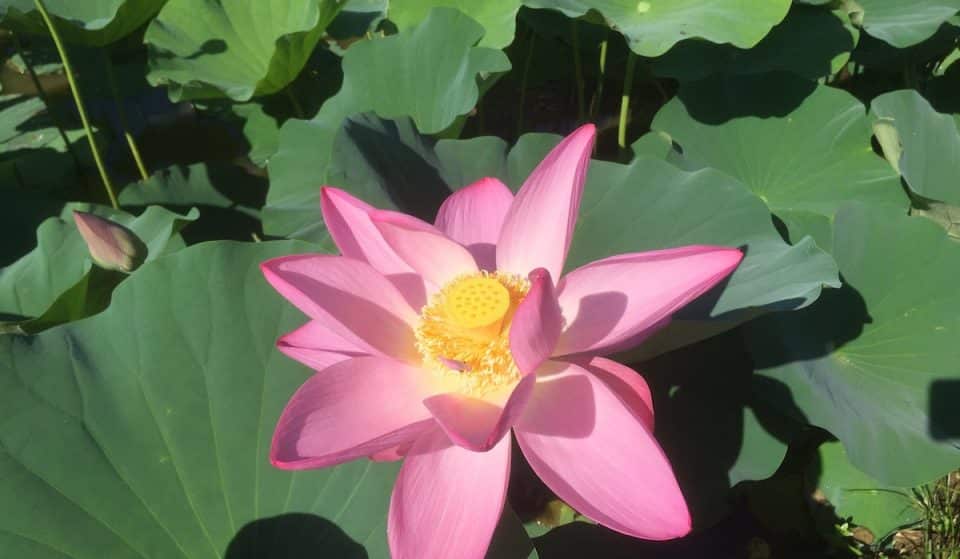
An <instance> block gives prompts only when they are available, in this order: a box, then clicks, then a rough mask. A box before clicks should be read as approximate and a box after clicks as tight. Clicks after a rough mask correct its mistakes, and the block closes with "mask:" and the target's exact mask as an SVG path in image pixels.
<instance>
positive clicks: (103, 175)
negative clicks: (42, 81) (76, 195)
mask: <svg viewBox="0 0 960 559" xmlns="http://www.w3.org/2000/svg"><path fill="white" fill-rule="evenodd" d="M33 2H34V4H36V6H37V10H38V11H39V12H40V17H41V18H43V22H44V23H45V24H46V25H47V29H49V30H50V36H51V37H52V38H53V44H54V45H55V46H56V47H57V53H58V54H59V55H60V61H61V62H63V71H64V73H65V74H66V75H67V82H68V83H69V84H70V91H71V92H72V93H73V101H74V103H76V105H77V112H78V113H80V121H81V122H82V123H83V130H84V132H86V133H87V141H88V142H90V151H92V152H93V160H94V162H95V163H96V164H97V171H99V172H100V179H101V180H103V187H104V188H105V189H106V190H107V197H108V198H110V205H112V206H113V207H114V208H115V209H116V208H119V207H120V204H118V203H117V195H116V194H115V193H114V190H113V183H112V182H110V176H109V175H108V174H107V168H106V166H105V165H104V164H103V158H102V157H101V156H100V148H99V147H97V140H96V138H95V137H94V135H93V129H92V128H91V127H90V119H88V118H87V110H86V109H85V108H84V106H83V98H82V97H81V95H80V89H79V88H78V87H77V83H76V80H74V78H73V68H72V67H71V66H70V58H69V57H68V56H67V50H66V49H65V48H64V46H63V41H62V40H61V39H60V34H59V33H57V27H56V26H55V25H54V24H53V20H52V19H51V18H50V14H49V13H48V12H47V7H46V6H44V5H43V0H33Z"/></svg>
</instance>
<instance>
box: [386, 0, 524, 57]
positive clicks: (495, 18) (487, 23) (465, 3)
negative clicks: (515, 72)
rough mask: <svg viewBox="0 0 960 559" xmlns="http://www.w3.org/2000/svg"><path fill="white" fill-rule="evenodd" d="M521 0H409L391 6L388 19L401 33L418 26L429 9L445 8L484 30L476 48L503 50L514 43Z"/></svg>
mask: <svg viewBox="0 0 960 559" xmlns="http://www.w3.org/2000/svg"><path fill="white" fill-rule="evenodd" d="M520 2H521V0H495V1H486V2H476V1H475V0H408V1H406V2H394V3H391V4H390V7H389V10H388V11H387V17H389V18H390V21H392V22H393V23H395V24H396V25H397V29H399V30H401V31H402V30H404V29H410V28H413V27H415V26H417V25H418V24H419V23H420V22H421V21H423V20H424V19H425V18H426V16H427V14H428V13H429V12H430V10H431V9H432V8H435V7H438V6H446V7H450V8H456V9H458V10H460V11H461V12H463V13H465V14H467V15H468V16H470V17H471V18H473V19H474V20H476V22H477V23H479V24H480V25H482V26H483V28H484V29H485V30H486V31H485V33H484V35H483V38H482V39H480V42H479V43H478V45H477V46H481V47H490V48H495V49H502V48H504V47H506V46H507V45H509V44H510V43H512V42H513V35H514V32H515V31H516V28H517V11H518V10H519V9H520Z"/></svg>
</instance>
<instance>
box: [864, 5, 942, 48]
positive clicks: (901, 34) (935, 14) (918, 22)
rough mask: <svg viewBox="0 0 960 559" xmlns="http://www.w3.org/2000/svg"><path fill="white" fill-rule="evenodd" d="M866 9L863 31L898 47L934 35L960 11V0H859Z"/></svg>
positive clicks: (915, 42)
mask: <svg viewBox="0 0 960 559" xmlns="http://www.w3.org/2000/svg"><path fill="white" fill-rule="evenodd" d="M857 3H858V4H859V5H860V7H861V8H862V10H863V22H862V26H863V30H864V31H866V32H867V33H869V34H870V35H872V36H874V37H876V38H877V39H880V40H882V41H885V42H887V43H889V44H891V45H893V46H895V47H897V48H904V47H909V46H911V45H915V44H917V43H920V42H922V41H924V40H926V39H928V38H930V37H932V36H933V34H934V33H936V32H937V29H938V28H939V27H940V26H941V25H943V24H944V23H945V22H946V21H947V20H948V19H950V18H951V17H953V16H955V15H956V14H957V12H958V11H960V0H912V1H911V2H902V1H901V0H857Z"/></svg>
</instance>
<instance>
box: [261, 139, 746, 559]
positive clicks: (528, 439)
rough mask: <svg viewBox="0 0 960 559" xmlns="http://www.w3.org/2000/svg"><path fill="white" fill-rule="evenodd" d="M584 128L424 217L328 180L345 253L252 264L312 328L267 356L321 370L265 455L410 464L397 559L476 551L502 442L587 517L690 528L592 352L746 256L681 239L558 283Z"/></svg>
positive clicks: (325, 204)
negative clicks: (507, 180)
mask: <svg viewBox="0 0 960 559" xmlns="http://www.w3.org/2000/svg"><path fill="white" fill-rule="evenodd" d="M594 135H595V129H594V127H593V126H592V125H586V126H583V127H581V128H579V129H578V130H576V131H575V132H573V133H572V134H571V135H570V136H568V137H567V138H565V139H564V140H563V141H562V142H561V143H560V144H559V145H558V146H557V147H556V148H554V149H553V150H552V151H551V152H550V153H549V154H548V155H547V156H546V158H545V159H544V160H543V161H542V162H541V163H540V164H539V165H538V166H537V168H536V169H535V170H534V171H533V173H531V175H530V176H529V178H527V180H526V182H524V184H523V186H522V187H521V188H520V190H519V192H518V193H517V194H516V196H514V195H513V194H512V193H511V191H510V190H509V189H508V188H507V187H506V186H504V185H503V184H502V183H501V182H499V181H498V180H496V179H492V178H485V179H481V180H479V181H477V182H476V183H473V184H471V185H469V186H467V187H465V188H463V189H461V190H459V191H457V192H455V193H454V194H453V195H451V196H450V197H449V198H447V199H446V201H445V202H444V203H443V205H442V206H441V207H440V210H439V213H438V215H437V217H436V221H435V222H434V224H432V225H431V224H429V223H426V222H424V221H421V220H419V219H416V218H414V217H411V216H409V215H405V214H402V213H397V212H393V211H383V210H377V209H374V208H372V207H371V206H369V205H367V204H366V203H364V202H362V201H360V200H358V199H356V198H354V197H352V196H350V195H349V194H347V193H345V192H343V191H341V190H337V189H334V188H329V187H324V188H323V189H322V192H321V206H322V211H323V218H324V222H325V223H326V227H327V229H328V230H329V231H330V234H331V236H332V237H333V240H334V241H335V242H336V245H337V247H338V248H339V250H340V253H341V255H339V256H332V255H314V254H306V255H294V256H285V257H282V258H276V259H273V260H270V261H268V262H265V263H264V264H263V266H262V268H263V272H264V274H265V276H266V278H267V280H268V281H269V282H270V284H271V285H273V287H274V288H276V289H277V291H279V292H280V294H281V295H283V296H284V297H285V298H286V299H288V300H289V301H290V302H291V303H293V304H294V305H295V306H296V307H297V308H299V309H300V310H301V311H303V312H304V313H305V314H306V315H308V316H309V317H310V321H309V322H307V323H306V324H305V325H304V326H302V327H301V328H299V329H297V330H294V331H293V332H290V333H289V334H286V335H284V336H283V337H281V338H280V340H279V341H278V347H279V349H280V350H281V351H282V352H284V353H285V354H286V355H288V356H290V357H292V358H294V359H296V360H298V361H300V362H302V363H305V364H306V365H308V366H310V367H312V368H313V369H314V370H315V371H316V373H315V374H314V375H313V376H312V377H311V378H310V379H308V380H307V381H306V383H305V384H304V385H303V386H302V387H301V388H300V389H299V390H298V391H297V392H296V394H294V396H293V397H292V398H291V400H290V401H289V403H288V404H287V406H286V408H285V409H284V411H283V414H282V415H281V417H280V420H279V422H278V424H277V428H276V432H275V434H274V438H273V443H272V448H271V451H270V458H271V461H272V463H273V464H274V465H275V466H277V467H279V468H284V469H291V470H299V469H306V468H320V467H325V466H331V465H334V464H340V463H342V462H346V461H349V460H354V459H357V458H363V457H370V458H371V459H373V460H397V459H403V465H402V467H401V469H400V473H399V476H398V478H397V480H396V484H395V486H394V488H393V495H392V499H391V502H390V511H389V518H388V526H387V532H388V539H389V543H390V549H391V552H392V554H393V556H394V557H397V558H404V559H430V558H451V557H466V558H479V557H482V556H483V555H484V553H485V552H486V549H487V547H488V545H489V543H490V540H491V537H492V535H493V532H494V528H495V527H496V525H497V522H498V519H499V517H500V513H501V510H502V508H503V506H504V500H505V496H506V491H507V480H508V477H509V470H510V459H511V437H510V435H509V434H510V433H511V432H512V433H513V436H514V437H515V438H516V441H517V443H518V445H519V448H520V450H521V451H522V452H523V455H524V457H525V458H526V460H527V461H528V462H529V463H530V466H531V467H532V468H533V470H534V471H535V472H536V474H537V475H538V476H539V477H540V478H541V479H542V480H543V482H544V483H545V484H546V485H547V486H548V487H549V488H550V489H551V490H553V491H554V492H555V493H556V494H557V496H558V497H559V498H560V499H562V500H564V501H565V502H567V503H568V504H570V506H572V507H573V508H574V509H576V510H577V511H579V512H580V513H582V514H583V515H584V516H586V517H588V518H590V519H592V520H594V521H596V522H597V523H599V524H602V525H604V526H606V527H608V528H611V529H613V530H616V531H618V532H622V533H624V534H629V535H631V536H635V537H639V538H645V539H652V540H665V539H671V538H676V537H679V536H683V535H684V534H686V533H687V532H689V530H690V515H689V512H688V509H687V505H686V502H685V500H684V497H683V494H682V492H681V490H680V488H679V486H678V484H677V481H676V478H675V477H674V474H673V471H672V469H671V467H670V463H669V462H668V460H667V458H666V456H665V455H664V453H663V451H662V450H661V448H660V446H659V445H658V443H657V441H656V440H655V439H654V418H653V402H652V400H651V396H650V390H649V388H648V387H647V384H646V383H645V382H644V380H643V378H642V377H641V376H640V375H639V374H637V373H636V372H635V371H633V370H632V369H629V368H627V367H625V366H623V365H620V364H618V363H616V362H614V361H611V360H609V359H606V358H604V357H601V356H602V355H603V354H607V353H610V352H612V351H615V350H621V349H624V348H627V347H630V346H631V345H633V344H635V343H636V342H638V341H639V340H641V339H643V338H644V337H645V336H647V335H649V334H650V333H651V332H652V331H653V330H654V329H656V328H658V327H660V326H662V325H663V324H665V323H666V322H667V321H668V320H669V318H670V316H671V314H672V313H674V312H675V311H676V310H677V309H679V308H681V307H682V306H684V305H685V304H687V303H688V302H690V301H692V300H693V299H695V298H696V297H697V296H699V295H701V294H702V293H704V292H705V291H706V290H708V289H709V288H710V287H712V286H713V285H715V284H716V283H717V282H718V281H720V280H722V279H723V278H725V277H726V276H727V275H728V274H730V273H731V272H732V271H733V269H734V268H735V267H736V266H737V264H738V263H739V262H740V259H741V256H742V255H741V253H740V251H739V250H737V249H733V248H724V247H714V246H686V247H681V248H672V249H667V250H657V251H651V252H639V253H631V254H621V255H617V256H612V257H609V258H605V259H602V260H598V261H596V262H592V263H589V264H587V265H584V266H582V267H580V268H577V269H575V270H572V271H570V272H569V273H567V274H566V275H562V271H563V268H564V261H565V259H566V256H567V251H568V249H569V247H570V241H571V238H572V236H573V233H574V224H575V222H576V218H577V213H578V211H579V206H580V198H581V193H582V191H583V185H584V179H585V176H586V172H587V167H588V165H589V162H590V153H591V149H592V147H593V142H594Z"/></svg>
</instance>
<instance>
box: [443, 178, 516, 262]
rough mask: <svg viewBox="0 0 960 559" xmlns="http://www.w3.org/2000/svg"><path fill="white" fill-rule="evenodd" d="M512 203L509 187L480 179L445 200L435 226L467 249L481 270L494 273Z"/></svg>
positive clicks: (494, 181) (490, 179) (486, 179)
mask: <svg viewBox="0 0 960 559" xmlns="http://www.w3.org/2000/svg"><path fill="white" fill-rule="evenodd" d="M511 203H513V193H512V192H510V189H509V188H507V187H506V185H504V184H503V183H502V182H500V181H498V180H497V179H494V178H489V177H488V178H484V179H480V180H478V181H477V182H475V183H473V184H471V185H469V186H465V187H464V188H461V189H460V190H458V191H456V192H454V193H453V194H451V195H450V196H449V197H448V198H447V199H446V200H444V202H443V205H442V206H440V211H439V212H437V219H436V221H435V222H434V225H436V227H437V229H439V230H441V231H443V232H444V233H446V234H447V236H448V237H450V238H451V239H453V240H454V241H457V242H458V243H460V244H461V245H463V246H464V247H466V248H467V250H469V251H470V254H472V255H473V257H474V259H475V260H476V261H477V264H478V265H479V266H480V267H481V268H483V269H484V270H495V269H496V267H497V259H496V247H497V239H499V238H500V229H501V228H502V227H503V220H504V218H505V217H506V216H507V211H508V210H509V209H510V204H511Z"/></svg>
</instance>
